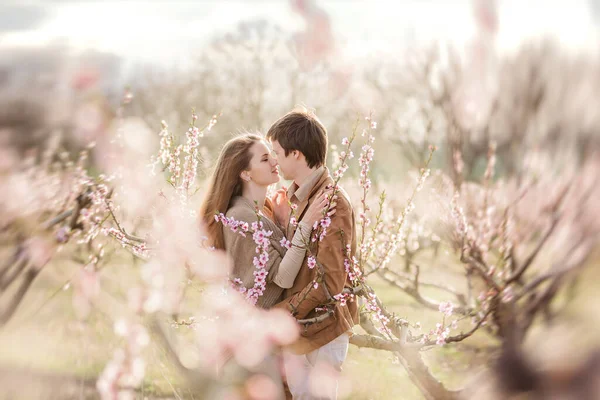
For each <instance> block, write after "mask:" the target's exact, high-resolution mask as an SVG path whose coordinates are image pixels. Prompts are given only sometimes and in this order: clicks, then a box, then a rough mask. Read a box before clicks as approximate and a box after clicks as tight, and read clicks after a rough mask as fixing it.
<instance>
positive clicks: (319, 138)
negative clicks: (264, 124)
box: [267, 109, 327, 168]
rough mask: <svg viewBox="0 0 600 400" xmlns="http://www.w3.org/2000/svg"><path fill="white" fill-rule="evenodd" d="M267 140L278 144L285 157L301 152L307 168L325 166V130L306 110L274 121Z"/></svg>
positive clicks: (295, 111)
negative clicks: (291, 153)
mask: <svg viewBox="0 0 600 400" xmlns="http://www.w3.org/2000/svg"><path fill="white" fill-rule="evenodd" d="M267 140H269V141H271V142H273V141H275V140H276V141H277V142H279V144H280V145H281V147H282V148H283V150H285V155H286V156H287V155H288V154H290V152H291V151H294V150H298V151H300V152H302V154H304V157H305V158H306V164H307V165H308V167H309V168H313V167H320V166H322V165H325V161H326V159H327V130H326V129H325V127H324V126H323V124H322V123H321V121H319V119H318V118H317V116H316V115H315V114H314V113H312V112H310V111H308V110H306V109H302V110H299V109H295V110H293V111H290V112H289V113H287V114H285V115H284V116H283V117H281V118H279V119H278V120H277V121H275V123H274V124H273V125H271V127H270V128H269V131H268V132H267Z"/></svg>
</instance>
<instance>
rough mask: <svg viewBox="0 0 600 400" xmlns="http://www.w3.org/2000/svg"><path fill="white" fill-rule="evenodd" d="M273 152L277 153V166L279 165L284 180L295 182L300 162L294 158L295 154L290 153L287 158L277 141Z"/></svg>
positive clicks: (274, 143) (273, 143)
mask: <svg viewBox="0 0 600 400" xmlns="http://www.w3.org/2000/svg"><path fill="white" fill-rule="evenodd" d="M272 145H273V152H274V153H275V158H276V159H277V164H279V170H280V171H281V175H283V179H286V180H293V179H294V178H295V177H296V174H295V171H296V165H297V163H298V160H297V159H296V158H295V157H294V152H293V151H290V153H289V154H288V155H287V156H286V155H285V150H284V149H283V147H281V145H280V144H279V142H278V141H277V140H274V141H273V142H272Z"/></svg>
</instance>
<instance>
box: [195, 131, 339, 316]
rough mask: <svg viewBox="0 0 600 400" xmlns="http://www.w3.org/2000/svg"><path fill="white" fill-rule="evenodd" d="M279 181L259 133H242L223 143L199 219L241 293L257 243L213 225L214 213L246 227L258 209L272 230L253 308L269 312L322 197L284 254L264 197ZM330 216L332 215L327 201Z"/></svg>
mask: <svg viewBox="0 0 600 400" xmlns="http://www.w3.org/2000/svg"><path fill="white" fill-rule="evenodd" d="M277 182H279V172H278V170H277V161H276V160H275V158H274V157H273V156H272V155H271V150H270V149H269V147H268V146H267V144H266V143H265V141H264V139H263V138H262V137H260V136H258V135H253V134H244V135H241V136H238V137H235V138H233V139H231V140H230V141H228V142H227V143H226V144H225V146H224V147H223V149H222V150H221V154H220V155H219V159H218V160H217V164H216V166H215V171H214V173H213V176H212V179H211V182H210V186H209V189H208V191H207V193H206V197H205V199H204V203H203V204H202V207H201V209H200V213H201V214H200V215H201V217H202V219H203V222H204V223H205V224H206V230H207V234H208V240H209V243H210V244H211V245H212V246H214V247H215V248H217V249H224V250H225V251H226V252H227V253H228V254H229V255H230V256H231V258H232V259H233V271H232V278H238V279H240V280H241V282H242V285H243V286H244V287H245V288H246V289H250V288H252V287H253V286H254V271H255V267H254V265H253V259H254V257H256V255H257V254H256V244H255V243H254V240H253V238H252V235H246V237H244V236H242V235H240V234H239V233H236V232H232V231H231V229H230V228H229V227H226V226H223V225H222V224H221V223H220V222H217V221H215V218H214V216H215V213H218V212H224V211H226V213H225V214H226V216H227V217H228V218H233V219H235V220H236V221H243V222H248V223H249V224H251V223H252V222H255V221H257V220H258V217H257V215H256V212H257V208H258V213H259V215H260V220H261V221H262V222H263V226H264V229H265V230H267V231H272V232H273V234H272V236H271V246H270V249H269V261H268V263H267V265H266V267H265V270H266V271H267V273H268V274H267V277H266V282H267V284H266V289H265V290H264V291H263V294H262V295H261V296H260V297H258V300H257V303H256V304H257V305H258V306H259V307H262V308H270V307H271V306H273V305H274V304H276V303H277V302H279V301H280V300H281V295H282V293H283V289H284V288H290V287H292V284H293V283H294V279H295V278H296V275H297V274H298V271H299V270H300V267H301V265H302V262H303V260H304V257H305V255H306V249H305V243H308V241H309V236H310V231H311V229H312V226H313V224H314V223H315V222H316V221H318V220H320V219H321V218H322V216H323V214H322V211H323V209H324V208H325V206H326V204H327V195H328V194H329V193H323V194H321V196H320V197H319V198H318V200H317V201H315V202H314V203H312V204H311V205H310V206H309V207H308V209H307V211H306V213H305V214H304V216H303V218H302V221H301V222H300V223H299V224H298V229H297V230H296V234H295V235H294V237H293V239H292V242H291V243H292V247H291V248H290V249H289V250H287V252H286V248H285V247H284V246H283V245H282V244H281V243H280V242H281V239H283V238H284V234H283V233H282V230H281V228H279V226H278V225H277V224H276V223H275V222H274V221H273V219H274V218H273V203H272V202H271V200H270V199H268V198H267V189H268V188H269V186H270V185H272V184H274V183H277ZM330 210H331V211H330V212H329V215H333V214H334V213H335V202H334V203H332V205H331V208H330Z"/></svg>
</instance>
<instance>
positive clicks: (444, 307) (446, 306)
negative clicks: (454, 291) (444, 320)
mask: <svg viewBox="0 0 600 400" xmlns="http://www.w3.org/2000/svg"><path fill="white" fill-rule="evenodd" d="M439 310H440V312H441V313H442V314H444V315H445V316H447V317H449V316H451V315H452V311H454V306H453V305H452V303H450V302H449V301H445V302H442V303H440V306H439Z"/></svg>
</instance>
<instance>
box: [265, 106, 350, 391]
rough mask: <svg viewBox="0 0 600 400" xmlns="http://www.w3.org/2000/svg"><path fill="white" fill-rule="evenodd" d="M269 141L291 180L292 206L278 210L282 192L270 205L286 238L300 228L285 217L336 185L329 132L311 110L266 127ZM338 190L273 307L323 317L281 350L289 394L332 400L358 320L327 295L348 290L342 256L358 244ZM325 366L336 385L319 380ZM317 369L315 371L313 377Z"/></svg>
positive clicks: (347, 204)
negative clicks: (322, 226)
mask: <svg viewBox="0 0 600 400" xmlns="http://www.w3.org/2000/svg"><path fill="white" fill-rule="evenodd" d="M267 140H269V141H270V142H271V143H272V145H273V151H274V153H275V155H276V157H277V162H278V164H279V168H280V170H281V173H282V175H283V177H284V179H287V180H292V181H293V183H292V185H291V187H290V188H289V190H288V191H287V197H286V196H285V195H284V196H282V197H283V200H284V201H285V202H287V200H288V199H289V201H290V202H291V203H292V205H293V207H292V210H290V209H289V207H287V208H285V207H281V206H282V204H281V203H282V198H281V197H280V198H277V197H276V201H275V202H276V203H279V205H277V204H276V205H275V211H276V218H277V219H278V220H279V223H280V224H281V225H282V226H283V228H284V229H285V231H286V235H287V237H292V235H293V234H294V232H295V229H296V226H297V225H296V224H294V223H293V220H292V222H290V219H291V218H290V217H295V218H297V220H298V221H300V220H302V217H303V214H304V212H305V210H306V209H307V207H308V205H309V204H311V203H312V201H314V200H315V199H316V198H317V197H318V195H319V193H320V192H321V191H322V190H326V189H327V188H330V187H332V186H333V179H332V178H331V176H330V175H329V171H328V170H327V168H326V167H325V161H326V157H327V131H326V129H325V127H324V126H323V124H322V123H321V122H320V121H319V120H318V119H317V117H316V116H315V115H314V114H311V113H310V112H308V111H304V110H302V111H291V112H289V113H288V114H286V115H284V116H283V117H282V118H280V119H279V120H277V121H276V122H275V123H274V124H273V125H272V126H271V128H270V129H269V131H268V132H267ZM280 194H282V193H280ZM336 194H337V200H336V203H337V207H336V214H335V216H334V217H333V218H332V219H331V224H330V226H329V227H327V232H326V235H325V236H324V237H323V239H322V240H321V241H316V242H311V246H310V251H307V256H306V258H305V259H304V263H303V265H302V267H301V268H300V272H299V273H298V276H297V277H296V280H295V282H294V285H293V287H292V288H290V289H287V290H286V291H285V292H284V298H285V300H284V301H282V302H281V303H279V304H277V305H276V306H275V307H279V308H283V309H286V310H288V311H290V312H291V313H292V315H293V316H294V317H295V318H297V319H299V320H303V319H304V320H305V319H311V318H315V317H319V316H320V317H321V318H319V319H318V322H315V323H312V324H310V325H303V326H301V337H300V339H299V340H298V341H297V342H296V343H294V344H293V345H292V346H290V348H289V349H287V350H286V352H285V354H284V364H285V371H286V377H287V383H288V385H289V389H290V392H291V393H292V395H293V398H294V399H314V398H327V399H335V398H337V378H335V377H336V376H337V375H339V372H340V371H341V369H342V363H343V362H344V360H345V358H346V354H347V352H348V342H349V336H350V334H351V330H352V326H353V325H355V324H356V323H358V312H357V305H356V302H355V301H348V302H347V303H346V304H344V305H341V304H340V303H339V302H336V301H334V300H333V299H332V297H333V296H335V295H338V294H340V293H342V291H343V290H344V288H346V287H350V284H349V281H348V273H347V272H346V268H345V266H344V260H345V259H346V258H348V259H352V257H353V255H354V251H355V247H356V238H355V222H354V211H353V209H352V205H351V203H350V200H349V198H348V196H347V194H346V193H345V192H344V191H342V190H338V191H337V193H336ZM294 208H295V210H294ZM347 245H349V249H348V248H347ZM313 257H314V258H313ZM314 259H316V261H317V265H316V266H315V265H314ZM328 313H329V314H330V315H329V317H325V315H326V314H328ZM327 369H329V370H330V372H332V377H333V382H331V379H330V382H322V384H321V383H320V382H318V377H319V376H321V377H322V376H323V374H322V373H321V372H323V371H325V372H324V373H325V374H327V372H326V371H327ZM315 370H318V371H319V372H318V373H317V374H313V377H312V378H311V372H313V371H315ZM314 375H319V376H317V377H315V376H314Z"/></svg>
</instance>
